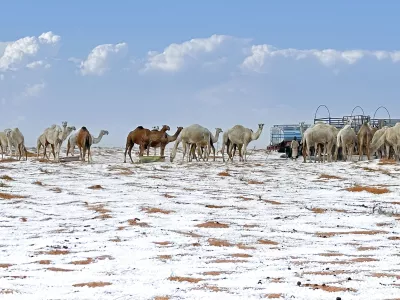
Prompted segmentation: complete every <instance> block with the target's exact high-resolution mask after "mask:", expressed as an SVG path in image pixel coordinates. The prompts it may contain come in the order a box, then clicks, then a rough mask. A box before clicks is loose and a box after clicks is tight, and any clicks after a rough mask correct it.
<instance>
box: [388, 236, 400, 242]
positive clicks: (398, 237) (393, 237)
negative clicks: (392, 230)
mask: <svg viewBox="0 0 400 300" xmlns="http://www.w3.org/2000/svg"><path fill="white" fill-rule="evenodd" d="M388 239H389V240H391V241H399V240H400V236H391V237H389V238H388Z"/></svg>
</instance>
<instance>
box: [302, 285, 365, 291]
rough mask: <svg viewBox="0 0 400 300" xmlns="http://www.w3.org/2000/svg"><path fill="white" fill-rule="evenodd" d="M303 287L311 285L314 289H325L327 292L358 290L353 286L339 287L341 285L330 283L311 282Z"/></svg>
mask: <svg viewBox="0 0 400 300" xmlns="http://www.w3.org/2000/svg"><path fill="white" fill-rule="evenodd" d="M302 286H303V287H309V288H311V289H313V290H323V291H325V292H329V293H337V292H346V291H349V292H356V291H357V290H355V289H353V288H344V287H339V286H330V285H326V284H323V285H318V284H311V283H307V284H304V285H302Z"/></svg>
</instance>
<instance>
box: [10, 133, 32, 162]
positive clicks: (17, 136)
mask: <svg viewBox="0 0 400 300" xmlns="http://www.w3.org/2000/svg"><path fill="white" fill-rule="evenodd" d="M6 136H7V139H8V144H9V145H10V150H11V147H14V148H15V156H16V157H17V150H18V154H19V156H18V160H21V158H22V154H23V153H25V160H28V152H27V151H26V148H25V138H24V135H23V134H22V133H21V131H20V130H19V128H12V129H10V130H7V132H6ZM11 157H12V151H11Z"/></svg>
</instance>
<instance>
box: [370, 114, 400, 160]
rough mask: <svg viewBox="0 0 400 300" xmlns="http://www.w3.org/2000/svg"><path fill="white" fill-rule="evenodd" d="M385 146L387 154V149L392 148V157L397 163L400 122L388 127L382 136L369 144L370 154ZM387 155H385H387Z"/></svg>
mask: <svg viewBox="0 0 400 300" xmlns="http://www.w3.org/2000/svg"><path fill="white" fill-rule="evenodd" d="M385 144H386V145H387V146H386V149H387V150H386V152H388V153H389V151H388V150H389V149H390V147H389V146H391V147H393V150H394V156H395V159H396V160H397V161H399V158H400V122H399V123H396V125H394V126H393V127H389V128H387V129H386V130H385V132H384V133H383V135H382V136H381V137H380V138H379V139H378V140H377V141H376V142H375V143H371V152H372V153H374V152H375V151H376V150H377V149H379V148H380V147H382V146H384V145H385ZM388 153H387V154H388Z"/></svg>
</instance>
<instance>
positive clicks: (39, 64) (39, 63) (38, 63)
mask: <svg viewBox="0 0 400 300" xmlns="http://www.w3.org/2000/svg"><path fill="white" fill-rule="evenodd" d="M26 67H27V68H28V69H37V68H40V67H43V68H45V69H48V68H50V67H51V65H50V64H48V63H45V62H44V61H43V60H36V61H33V62H31V63H29V64H27V65H26Z"/></svg>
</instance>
